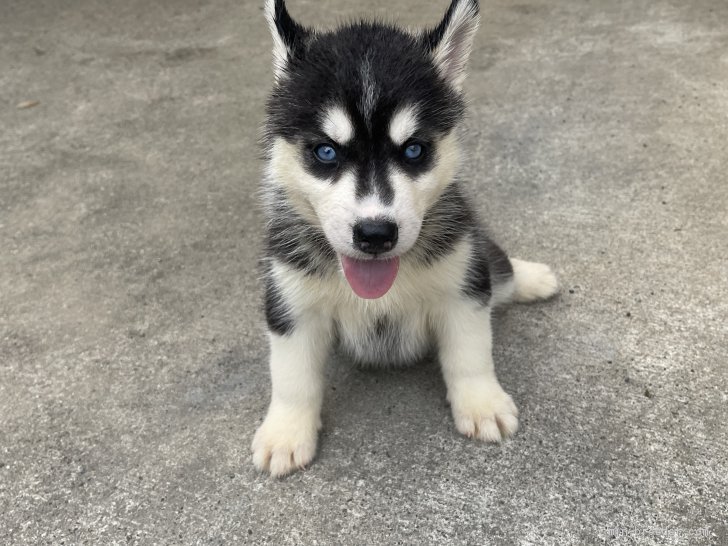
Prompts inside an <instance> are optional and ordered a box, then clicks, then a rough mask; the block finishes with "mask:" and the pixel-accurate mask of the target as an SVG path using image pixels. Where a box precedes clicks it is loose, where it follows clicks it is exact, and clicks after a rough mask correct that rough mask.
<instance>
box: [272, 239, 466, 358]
mask: <svg viewBox="0 0 728 546" xmlns="http://www.w3.org/2000/svg"><path fill="white" fill-rule="evenodd" d="M470 251H471V244H470V242H469V241H468V240H463V241H462V242H460V243H459V244H458V245H457V246H456V247H455V249H454V251H453V252H452V253H450V254H448V255H447V256H446V257H444V258H441V259H439V260H437V261H436V262H435V263H433V264H431V265H427V266H425V265H418V264H414V263H411V262H409V261H408V260H407V259H406V258H403V259H402V261H401V263H400V269H399V273H398V275H397V279H396V280H395V282H394V285H393V286H392V288H391V289H390V291H389V292H388V293H387V294H385V295H384V296H382V297H381V298H378V299H375V300H367V299H362V298H359V297H358V296H356V294H354V292H353V291H352V289H351V288H350V287H349V285H348V283H347V282H346V279H345V278H344V275H343V273H342V272H341V271H335V272H332V273H331V274H330V275H328V276H326V277H320V276H313V275H306V274H305V273H303V272H301V271H298V270H296V269H293V268H291V267H289V266H287V265H285V264H283V263H280V262H277V261H276V262H274V263H273V265H272V268H271V274H272V275H273V276H274V277H275V281H276V284H277V286H278V287H279V289H280V291H281V293H282V295H283V299H284V300H285V302H286V304H287V306H288V308H289V310H290V313H291V315H292V318H293V319H294V321H296V322H298V321H305V320H307V316H310V314H315V315H319V316H320V315H324V316H325V317H327V318H330V319H331V321H332V323H333V324H335V326H336V329H337V334H338V339H339V341H340V343H341V346H342V348H343V349H344V350H346V351H347V352H349V353H351V354H352V356H353V357H354V358H355V359H356V360H357V361H360V362H362V363H367V364H371V365H378V364H392V363H402V362H409V361H412V360H414V359H417V358H418V357H421V356H422V355H423V353H424V352H426V351H427V350H428V348H430V347H431V346H432V344H433V338H434V336H433V332H434V330H435V328H434V326H435V325H436V321H438V320H439V316H440V312H441V309H442V308H443V303H444V302H446V301H447V300H448V299H449V298H458V297H460V294H461V288H462V286H463V282H464V279H465V276H466V272H467V268H468V262H469V256H470Z"/></svg>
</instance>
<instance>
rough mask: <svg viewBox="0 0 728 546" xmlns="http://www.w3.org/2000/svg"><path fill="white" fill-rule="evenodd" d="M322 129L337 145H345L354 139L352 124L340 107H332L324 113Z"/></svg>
mask: <svg viewBox="0 0 728 546" xmlns="http://www.w3.org/2000/svg"><path fill="white" fill-rule="evenodd" d="M322 128H323V130H324V133H326V134H327V135H328V137H329V138H330V139H331V140H333V141H334V142H336V143H337V144H347V143H348V142H349V141H350V140H351V139H352V138H354V124H353V123H352V122H351V118H349V115H348V114H347V113H346V112H345V111H344V109H343V108H342V107H341V106H334V107H332V108H329V109H328V110H326V111H325V112H324V116H323V120H322Z"/></svg>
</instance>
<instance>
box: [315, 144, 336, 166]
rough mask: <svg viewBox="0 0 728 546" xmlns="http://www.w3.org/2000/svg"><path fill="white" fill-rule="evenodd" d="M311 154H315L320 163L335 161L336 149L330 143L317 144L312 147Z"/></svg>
mask: <svg viewBox="0 0 728 546" xmlns="http://www.w3.org/2000/svg"><path fill="white" fill-rule="evenodd" d="M313 155H315V156H316V159H318V160H319V161H320V162H321V163H335V162H336V149H335V148H334V147H333V146H331V145H330V144H319V145H318V146H316V147H315V148H314V149H313Z"/></svg>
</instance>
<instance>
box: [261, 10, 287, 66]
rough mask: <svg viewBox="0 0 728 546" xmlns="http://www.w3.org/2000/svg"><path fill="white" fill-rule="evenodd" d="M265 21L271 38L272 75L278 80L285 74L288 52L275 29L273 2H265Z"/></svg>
mask: <svg viewBox="0 0 728 546" xmlns="http://www.w3.org/2000/svg"><path fill="white" fill-rule="evenodd" d="M265 20H266V21H268V28H269V29H270V33H271V35H272V36H273V75H274V76H275V79H276V80H279V79H280V78H281V76H282V75H283V73H284V72H285V68H286V64H288V56H289V55H290V51H289V50H288V47H286V43H285V42H284V41H283V38H282V37H281V35H280V34H279V33H278V28H277V27H276V3H275V0H265Z"/></svg>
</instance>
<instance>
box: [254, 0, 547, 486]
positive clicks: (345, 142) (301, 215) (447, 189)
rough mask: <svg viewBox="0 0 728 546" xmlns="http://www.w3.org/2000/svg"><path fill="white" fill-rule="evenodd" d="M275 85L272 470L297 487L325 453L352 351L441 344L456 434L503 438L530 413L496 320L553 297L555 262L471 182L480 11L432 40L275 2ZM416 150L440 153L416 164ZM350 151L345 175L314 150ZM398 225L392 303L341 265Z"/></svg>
mask: <svg viewBox="0 0 728 546" xmlns="http://www.w3.org/2000/svg"><path fill="white" fill-rule="evenodd" d="M265 9H266V15H267V19H268V23H269V25H270V27H271V30H272V33H273V38H274V42H275V45H274V72H275V80H276V81H275V86H274V89H273V92H272V94H271V97H270V100H269V102H268V109H267V114H268V117H267V124H266V127H265V137H264V142H265V153H266V168H265V176H264V181H263V195H264V208H265V212H266V216H267V221H268V222H267V232H266V260H265V308H266V319H267V323H268V327H269V337H270V353H271V354H270V371H271V379H272V395H271V403H270V408H269V410H268V414H267V416H266V417H265V420H264V421H263V423H262V425H261V426H260V428H259V429H258V431H257V433H256V434H255V438H254V440H253V446H252V449H253V461H254V463H255V465H256V467H258V468H259V469H260V470H263V471H268V472H270V474H272V475H274V476H282V475H285V474H287V473H289V472H291V471H293V470H294V469H296V468H302V467H304V466H305V465H307V464H308V463H310V462H311V460H312V459H313V457H314V455H315V452H316V442H317V435H318V430H319V428H320V427H321V420H320V412H321V405H322V399H323V393H324V384H323V383H324V379H323V378H324V373H323V369H324V365H325V363H326V361H327V357H328V355H329V353H330V351H331V350H332V349H333V348H334V347H336V346H338V347H341V348H342V349H343V350H345V351H346V352H348V353H349V354H351V356H352V358H353V359H355V360H356V361H359V362H366V363H372V364H387V363H406V362H412V361H416V360H417V359H418V358H421V357H422V356H423V355H424V354H425V353H426V352H427V351H428V350H431V349H433V348H435V349H436V350H437V353H438V355H439V359H440V362H441V365H442V373H443V376H444V379H445V382H446V385H447V393H448V400H449V401H450V404H451V407H452V414H453V417H454V420H455V426H456V427H457V429H458V430H459V431H460V432H461V433H463V434H465V435H466V436H469V437H476V438H478V439H481V440H487V441H500V440H501V439H502V438H504V437H506V436H509V435H511V434H513V433H514V432H515V431H516V429H517V427H518V419H517V415H518V410H517V409H516V406H515V405H514V403H513V401H512V400H511V397H510V396H509V395H508V394H506V392H505V391H504V390H503V389H502V388H501V386H500V384H499V383H498V379H497V378H496V375H495V371H494V367H493V360H492V356H491V353H492V350H491V349H492V348H491V325H490V317H491V309H492V308H493V306H495V305H497V304H499V303H503V302H507V301H509V300H516V301H531V300H536V299H543V298H547V297H549V296H551V295H553V294H555V293H556V291H557V282H556V278H555V276H554V275H553V273H552V272H551V270H550V269H549V268H548V267H547V266H546V265H543V264H536V263H531V262H524V261H520V260H515V259H509V258H508V257H507V256H506V254H505V253H504V252H503V251H502V250H501V249H500V248H498V247H497V246H496V245H495V244H494V243H493V242H492V241H491V240H489V239H488V237H487V236H486V235H485V233H484V231H483V229H482V228H481V225H480V223H479V221H478V219H477V217H476V214H475V213H474V211H473V209H472V207H471V205H470V203H469V202H468V201H467V199H466V198H465V196H464V195H463V193H462V191H461V188H460V185H459V183H458V180H457V176H456V175H457V169H458V162H459V145H458V140H457V138H456V136H455V129H456V126H457V125H458V123H459V122H460V121H461V120H462V117H463V110H464V102H463V96H462V84H463V79H464V77H465V64H466V61H467V58H468V55H469V53H470V49H471V45H472V40H473V36H474V33H475V31H476V29H477V27H478V22H479V14H478V4H477V0H453V2H452V4H451V5H450V7H449V9H448V10H447V12H446V14H445V16H444V19H443V20H442V21H441V22H440V23H439V24H438V25H437V26H436V27H435V28H434V29H432V30H428V31H423V32H419V33H413V32H410V31H405V30H402V29H399V28H397V27H394V26H391V25H385V24H379V23H372V22H360V23H353V24H348V25H346V26H343V27H341V28H338V29H336V30H334V31H329V32H320V31H314V30H310V29H307V28H304V27H303V26H301V25H300V24H298V23H296V22H295V21H294V20H293V19H292V18H291V17H290V15H289V14H288V12H287V10H286V7H285V5H284V2H283V0H266V4H265ZM412 139H416V141H417V142H419V143H422V145H423V146H424V149H425V150H426V155H425V157H424V158H422V160H421V161H418V162H416V163H408V162H406V161H404V160H403V159H402V153H401V152H402V147H403V146H404V145H405V144H406V143H407V142H410V141H412ZM321 142H326V143H331V144H332V145H333V146H335V147H336V148H337V150H339V151H340V152H341V159H340V160H339V162H338V163H337V164H336V165H335V166H333V167H332V166H331V165H322V164H321V163H320V162H318V161H317V159H316V158H315V157H314V154H313V153H312V150H313V149H314V147H315V146H316V145H318V144H319V143H321ZM381 217H385V218H388V219H390V220H391V221H393V222H396V224H397V226H398V229H399V238H398V242H397V244H396V246H395V247H394V248H393V249H392V250H390V251H388V252H386V253H385V254H384V255H382V256H377V258H387V257H389V256H399V258H400V266H399V273H398V276H397V277H396V281H395V283H394V285H393V286H392V288H391V289H390V290H389V292H387V293H386V294H385V295H384V296H383V297H380V298H379V299H362V298H360V297H358V296H357V295H356V294H355V293H354V292H353V291H352V289H351V287H350V286H349V285H348V284H347V281H346V280H345V278H344V276H343V274H342V271H341V263H340V258H339V257H340V256H341V255H344V256H350V257H352V258H360V259H361V258H367V256H366V255H365V254H363V253H362V252H361V251H360V250H357V249H356V248H355V247H354V246H353V245H352V226H353V225H354V224H355V222H357V221H358V220H360V219H362V218H381Z"/></svg>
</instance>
